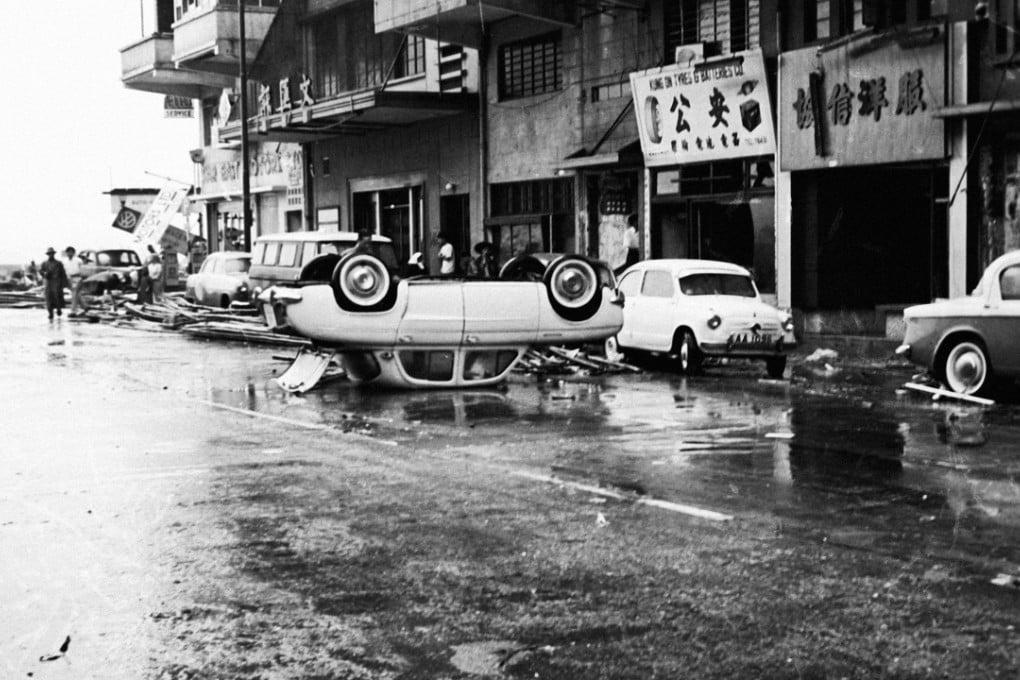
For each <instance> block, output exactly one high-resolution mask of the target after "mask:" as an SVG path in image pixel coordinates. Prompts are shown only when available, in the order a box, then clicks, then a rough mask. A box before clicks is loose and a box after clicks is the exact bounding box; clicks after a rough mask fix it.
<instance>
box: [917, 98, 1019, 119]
mask: <svg viewBox="0 0 1020 680" xmlns="http://www.w3.org/2000/svg"><path fill="white" fill-rule="evenodd" d="M1013 111H1020V100H1018V99H1010V100H995V101H990V102H977V103H974V104H957V105H955V106H945V107H943V108H941V109H939V110H938V111H933V112H932V114H931V115H932V116H933V117H935V118H962V117H965V116H984V115H986V114H989V113H1011V112H1013Z"/></svg>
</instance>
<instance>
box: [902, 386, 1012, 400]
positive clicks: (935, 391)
mask: <svg viewBox="0 0 1020 680" xmlns="http://www.w3.org/2000/svg"><path fill="white" fill-rule="evenodd" d="M903 387H905V388H906V389H908V390H914V391H915V392H925V393H926V394H930V395H932V397H933V398H934V399H938V398H941V397H945V398H947V399H957V400H959V401H966V402H969V403H971V404H978V405H979V406H994V405H995V401H993V400H992V399H985V398H984V397H975V396H973V395H970V394H959V393H958V392H951V391H949V390H947V389H943V388H941V387H931V386H930V385H922V384H920V383H914V382H908V383H906V384H904V385H903Z"/></svg>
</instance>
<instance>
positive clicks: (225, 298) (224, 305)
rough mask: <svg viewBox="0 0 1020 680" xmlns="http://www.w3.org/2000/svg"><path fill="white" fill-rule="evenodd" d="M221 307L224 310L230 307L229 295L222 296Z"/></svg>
mask: <svg viewBox="0 0 1020 680" xmlns="http://www.w3.org/2000/svg"><path fill="white" fill-rule="evenodd" d="M220 307H222V308H223V309H227V308H228V307H230V296H229V295H222V296H220Z"/></svg>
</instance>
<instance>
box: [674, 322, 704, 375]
mask: <svg viewBox="0 0 1020 680" xmlns="http://www.w3.org/2000/svg"><path fill="white" fill-rule="evenodd" d="M672 354H673V355H675V356H676V360H677V363H678V364H679V365H680V370H681V371H683V372H684V373H685V374H687V375H693V374H695V373H698V372H700V371H701V364H702V360H703V359H704V356H703V355H702V353H701V349H700V348H699V347H698V341H697V339H696V338H695V337H694V333H692V332H691V331H690V330H689V329H686V328H684V329H682V330H678V331H677V332H676V334H675V335H674V336H673V351H672Z"/></svg>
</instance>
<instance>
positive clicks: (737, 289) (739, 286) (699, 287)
mask: <svg viewBox="0 0 1020 680" xmlns="http://www.w3.org/2000/svg"><path fill="white" fill-rule="evenodd" d="M680 290H681V291H682V292H683V294H684V295H732V296H734V297H751V298H753V297H755V290H754V283H753V282H752V281H751V277H750V276H744V275H742V274H691V275H689V276H683V277H681V278H680Z"/></svg>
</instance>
